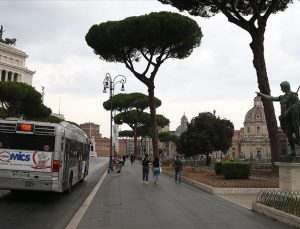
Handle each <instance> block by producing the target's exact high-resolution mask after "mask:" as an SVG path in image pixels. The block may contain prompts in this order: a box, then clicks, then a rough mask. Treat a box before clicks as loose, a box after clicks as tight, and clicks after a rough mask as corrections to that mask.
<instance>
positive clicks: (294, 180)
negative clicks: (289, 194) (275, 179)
mask: <svg viewBox="0 0 300 229" xmlns="http://www.w3.org/2000/svg"><path fill="white" fill-rule="evenodd" d="M275 165H277V166H278V167H279V188H280V189H286V190H295V189H298V190H300V163H291V162H275Z"/></svg>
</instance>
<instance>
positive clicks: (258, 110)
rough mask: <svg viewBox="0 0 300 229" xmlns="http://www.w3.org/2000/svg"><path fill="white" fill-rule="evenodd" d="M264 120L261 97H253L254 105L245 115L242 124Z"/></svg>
mask: <svg viewBox="0 0 300 229" xmlns="http://www.w3.org/2000/svg"><path fill="white" fill-rule="evenodd" d="M265 122H266V118H265V112H264V107H263V104H262V101H261V98H260V97H259V96H257V97H255V98H254V107H253V108H251V109H250V110H249V111H248V112H247V114H246V116H245V121H244V124H249V123H265Z"/></svg>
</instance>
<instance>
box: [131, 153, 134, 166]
mask: <svg viewBox="0 0 300 229" xmlns="http://www.w3.org/2000/svg"><path fill="white" fill-rule="evenodd" d="M130 162H131V165H133V162H134V155H133V154H130Z"/></svg>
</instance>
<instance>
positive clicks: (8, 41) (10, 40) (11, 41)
mask: <svg viewBox="0 0 300 229" xmlns="http://www.w3.org/2000/svg"><path fill="white" fill-rule="evenodd" d="M16 41H17V39H16V38H5V40H4V43H5V44H7V45H15V44H16Z"/></svg>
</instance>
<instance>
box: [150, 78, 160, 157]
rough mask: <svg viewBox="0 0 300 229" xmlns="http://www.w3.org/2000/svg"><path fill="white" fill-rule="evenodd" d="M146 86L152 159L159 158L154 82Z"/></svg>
mask: <svg viewBox="0 0 300 229" xmlns="http://www.w3.org/2000/svg"><path fill="white" fill-rule="evenodd" d="M147 86H148V93H149V107H150V115H151V122H152V125H151V135H152V147H153V157H154V158H159V157H158V156H159V154H158V134H157V122H156V107H155V103H154V82H153V81H150V83H149V84H148V85H147Z"/></svg>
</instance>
